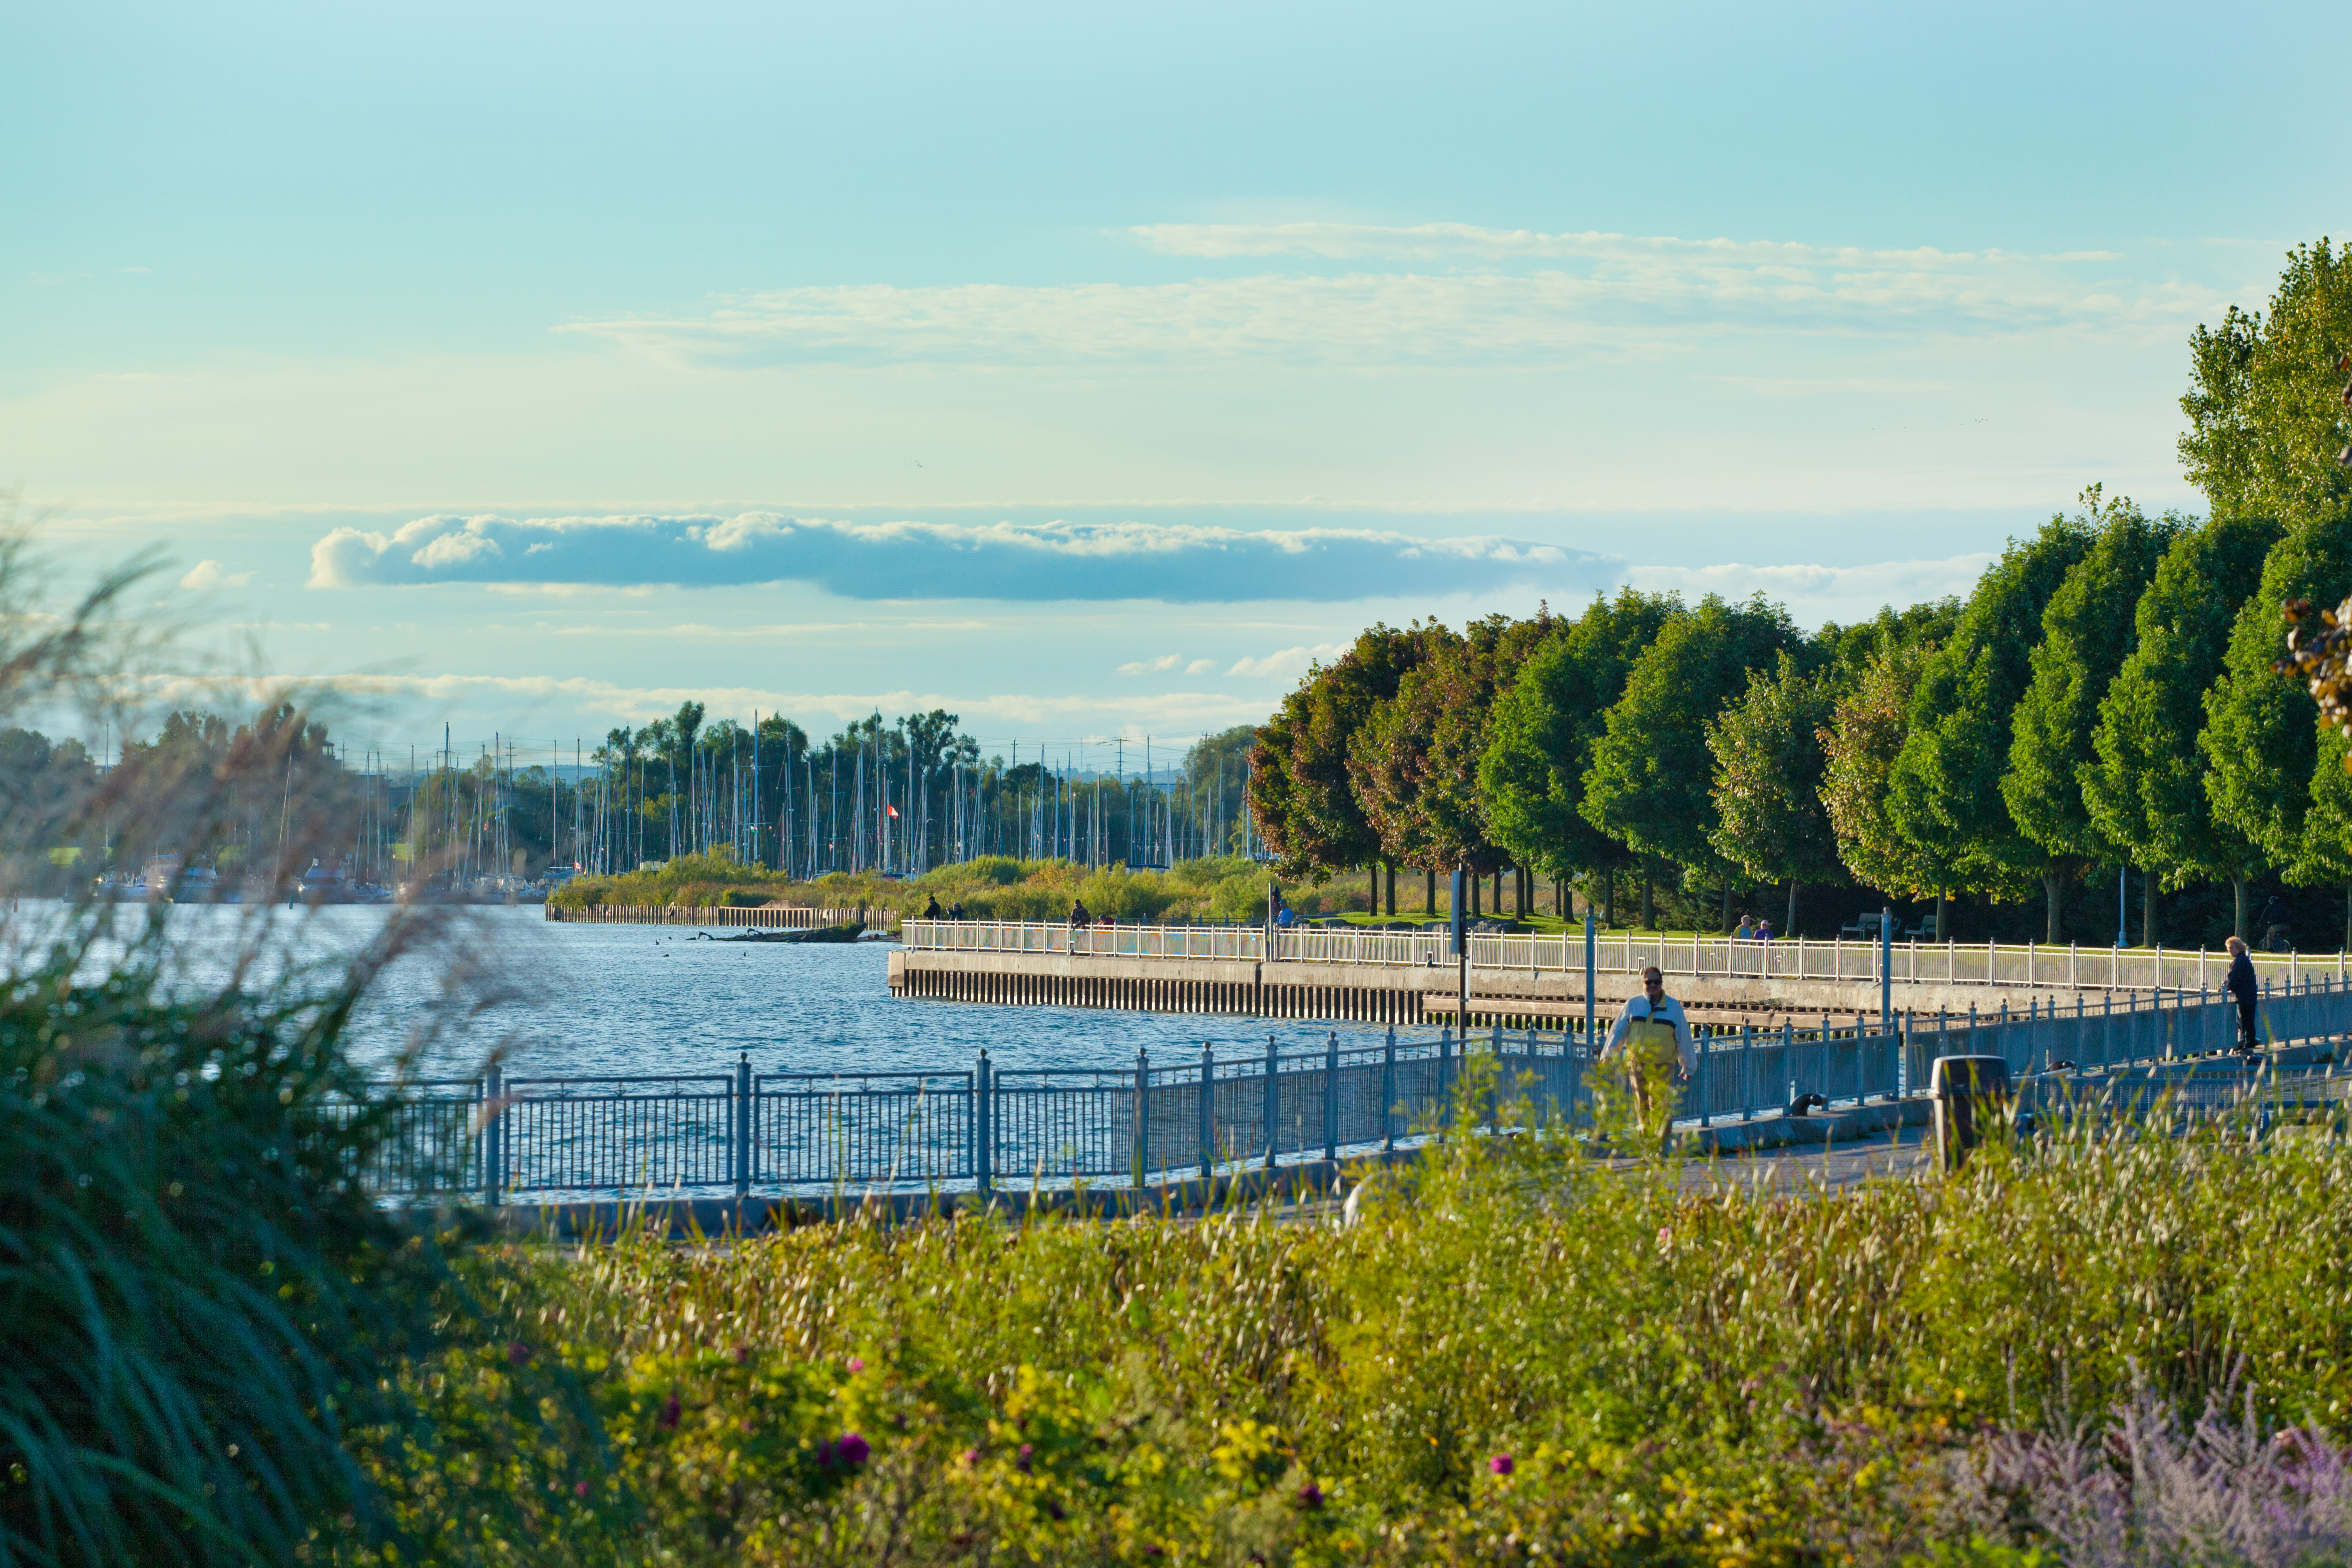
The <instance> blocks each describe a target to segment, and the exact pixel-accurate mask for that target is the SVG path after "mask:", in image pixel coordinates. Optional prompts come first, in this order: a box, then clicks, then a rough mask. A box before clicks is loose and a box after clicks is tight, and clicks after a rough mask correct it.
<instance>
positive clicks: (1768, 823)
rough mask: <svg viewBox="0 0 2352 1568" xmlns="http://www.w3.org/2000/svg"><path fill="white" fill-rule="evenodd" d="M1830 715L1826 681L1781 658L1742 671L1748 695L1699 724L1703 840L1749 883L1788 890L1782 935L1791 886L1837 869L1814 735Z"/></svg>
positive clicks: (1835, 875)
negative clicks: (1708, 796)
mask: <svg viewBox="0 0 2352 1568" xmlns="http://www.w3.org/2000/svg"><path fill="white" fill-rule="evenodd" d="M1835 708H1836V702H1835V700H1834V699H1833V698H1832V695H1831V686H1830V682H1829V680H1828V679H1826V678H1825V675H1824V674H1823V673H1818V672H1817V673H1808V672H1807V671H1806V670H1805V669H1804V668H1802V667H1801V665H1800V664H1799V663H1798V662H1797V660H1796V658H1794V657H1793V656H1792V655H1790V654H1788V653H1782V654H1781V655H1780V663H1779V665H1778V667H1777V668H1774V669H1773V670H1772V671H1771V672H1770V673H1769V674H1767V673H1766V672H1764V671H1762V670H1751V671H1749V673H1748V690H1747V692H1746V693H1745V694H1744V695H1743V696H1742V697H1741V698H1740V699H1739V700H1738V701H1736V702H1734V703H1732V704H1731V705H1730V706H1729V707H1727V708H1726V709H1725V710H1723V713H1722V715H1721V716H1720V717H1719V718H1717V719H1716V720H1714V721H1712V722H1710V723H1709V724H1708V725H1707V730H1706V743H1707V750H1708V751H1709V752H1712V753H1713V754H1714V757H1715V789H1714V801H1715V810H1716V816H1717V819H1718V821H1717V826H1716V829H1715V831H1714V833H1713V834H1711V835H1710V836H1709V837H1711V839H1712V840H1713V842H1714V845H1715V848H1716V852H1717V854H1719V855H1721V856H1722V857H1723V858H1725V859H1726V860H1728V861H1730V862H1731V863H1732V864H1733V865H1735V866H1738V868H1740V869H1741V870H1743V871H1746V872H1747V873H1748V875H1749V876H1751V877H1755V878H1758V879H1761V880H1764V881H1767V882H1786V883H1787V884H1788V885H1789V915H1788V923H1787V925H1786V926H1785V927H1783V932H1784V934H1785V933H1789V932H1793V931H1795V930H1796V926H1797V889H1798V888H1799V887H1800V886H1801V884H1804V883H1808V882H1811V883H1822V882H1828V881H1832V880H1835V879H1842V878H1843V871H1844V868H1843V865H1842V864H1841V862H1840V861H1839V859H1838V846H1837V835H1836V833H1835V832H1834V831H1833V830H1832V827H1831V826H1830V816H1829V809H1828V807H1827V806H1826V805H1824V804H1823V802H1822V780H1823V774H1824V773H1825V772H1826V771H1827V766H1828V756H1827V753H1826V752H1825V751H1824V749H1823V746H1822V733H1823V732H1824V731H1826V730H1827V729H1828V728H1829V725H1830V722H1831V720H1832V716H1833V713H1834V710H1835Z"/></svg>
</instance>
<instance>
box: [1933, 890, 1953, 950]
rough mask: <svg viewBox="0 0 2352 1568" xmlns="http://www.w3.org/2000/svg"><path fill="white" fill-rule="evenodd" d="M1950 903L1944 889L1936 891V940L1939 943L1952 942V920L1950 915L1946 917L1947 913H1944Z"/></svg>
mask: <svg viewBox="0 0 2352 1568" xmlns="http://www.w3.org/2000/svg"><path fill="white" fill-rule="evenodd" d="M1949 902H1950V900H1949V899H1948V898H1947V897H1946V896H1945V893H1944V889H1941V888H1938V889H1936V940H1937V942H1949V941H1951V940H1952V923H1951V920H1950V918H1949V917H1948V915H1946V914H1945V912H1944V911H1945V909H1946V907H1947V905H1948V904H1949Z"/></svg>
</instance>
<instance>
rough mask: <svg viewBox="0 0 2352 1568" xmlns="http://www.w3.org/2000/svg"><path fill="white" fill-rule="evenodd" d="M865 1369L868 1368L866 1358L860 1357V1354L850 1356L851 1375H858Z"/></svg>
mask: <svg viewBox="0 0 2352 1568" xmlns="http://www.w3.org/2000/svg"><path fill="white" fill-rule="evenodd" d="M865 1370H866V1363H865V1361H864V1359H863V1358H862V1357H858V1356H851V1357H850V1358H849V1375H850V1376H852V1377H856V1375H857V1374H858V1373H861V1372H864V1371H865Z"/></svg>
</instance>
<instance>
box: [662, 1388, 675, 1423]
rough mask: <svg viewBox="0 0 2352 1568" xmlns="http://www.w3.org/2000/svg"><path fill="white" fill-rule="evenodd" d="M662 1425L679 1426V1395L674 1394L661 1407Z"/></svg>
mask: <svg viewBox="0 0 2352 1568" xmlns="http://www.w3.org/2000/svg"><path fill="white" fill-rule="evenodd" d="M661 1424H662V1425H663V1426H677V1394H671V1395H670V1396H669V1398H668V1400H667V1401H666V1402H665V1403H664V1404H663V1405H662V1407H661Z"/></svg>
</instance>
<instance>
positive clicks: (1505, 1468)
mask: <svg viewBox="0 0 2352 1568" xmlns="http://www.w3.org/2000/svg"><path fill="white" fill-rule="evenodd" d="M1486 1468H1488V1469H1490V1470H1492V1471H1494V1472H1495V1473H1496V1475H1498V1476H1507V1475H1509V1474H1510V1473H1511V1457H1510V1456H1509V1455H1508V1454H1497V1455H1496V1456H1495V1457H1494V1458H1491V1459H1489V1460H1487V1461H1486Z"/></svg>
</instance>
